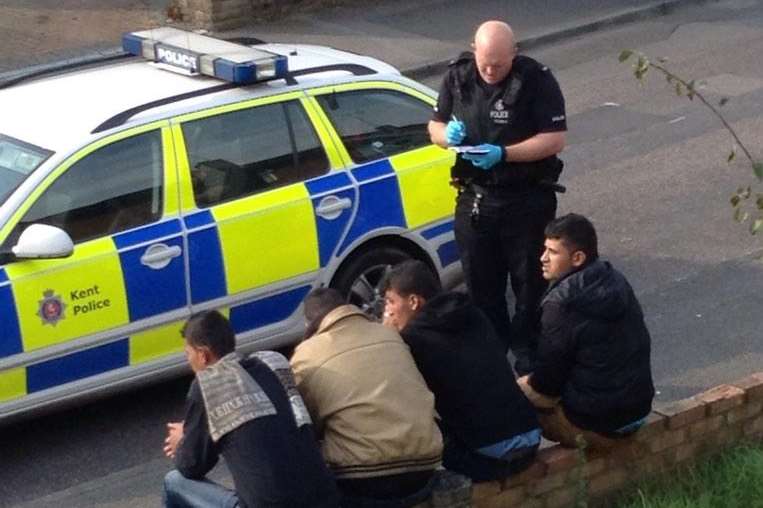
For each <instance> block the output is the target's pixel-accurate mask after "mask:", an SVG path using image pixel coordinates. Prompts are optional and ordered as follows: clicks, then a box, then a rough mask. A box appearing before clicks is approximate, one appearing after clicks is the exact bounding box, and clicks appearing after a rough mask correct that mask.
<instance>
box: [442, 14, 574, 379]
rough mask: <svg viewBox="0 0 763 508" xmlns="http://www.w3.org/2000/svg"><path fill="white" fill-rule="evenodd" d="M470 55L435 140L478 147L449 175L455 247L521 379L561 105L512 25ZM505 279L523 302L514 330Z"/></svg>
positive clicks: (551, 197) (445, 91)
mask: <svg viewBox="0 0 763 508" xmlns="http://www.w3.org/2000/svg"><path fill="white" fill-rule="evenodd" d="M473 48H474V52H473V53H471V52H466V53H462V54H461V55H460V56H459V57H458V58H457V59H456V60H454V61H453V62H451V64H450V67H449V69H448V72H447V74H446V75H445V78H444V79H443V83H442V86H441V88H440V96H439V98H438V101H437V106H436V107H435V111H434V116H433V119H432V120H431V121H430V122H429V134H430V136H431V138H432V142H433V143H435V144H437V145H439V146H442V147H448V146H450V147H453V146H462V149H464V147H469V146H471V147H473V149H471V150H467V151H465V152H463V153H459V154H458V156H457V158H456V163H455V164H454V166H453V168H452V169H451V176H452V177H453V180H454V184H455V185H456V186H457V187H458V189H459V195H458V199H457V202H456V214H455V215H456V218H455V235H456V242H457V243H458V247H459V251H460V254H461V262H462V264H463V267H464V272H465V275H466V282H467V286H468V288H469V292H470V294H471V296H472V298H473V299H474V301H475V303H476V304H477V305H478V306H479V307H480V308H482V310H483V311H485V313H486V314H487V315H488V316H489V317H490V319H491V321H492V322H493V324H494V326H495V327H496V330H497V331H498V334H499V335H500V336H501V337H502V338H503V340H504V341H505V343H506V346H507V347H510V348H511V349H512V351H513V353H514V356H515V357H516V358H517V363H516V365H515V367H516V369H517V371H518V372H519V373H520V374H523V373H525V372H528V371H529V370H530V366H531V362H532V354H533V351H534V349H535V343H536V341H537V332H538V320H539V314H538V304H539V300H540V298H541V296H542V294H543V292H544V291H545V288H546V282H545V281H544V279H543V277H542V274H541V269H540V268H541V267H540V262H539V261H538V260H539V258H540V255H541V253H542V250H543V230H544V228H545V226H546V224H547V223H548V222H549V221H550V220H552V219H553V218H554V216H555V214H556V195H555V193H554V191H555V189H556V190H558V189H560V186H559V185H558V184H556V183H555V182H556V180H557V179H558V177H559V173H560V172H561V169H562V162H561V161H560V160H559V159H558V158H557V156H556V155H557V154H558V153H559V152H561V151H562V149H563V148H564V143H565V131H566V129H567V125H566V119H565V111H564V98H563V96H562V92H561V90H560V88H559V84H558V83H557V81H556V79H555V78H554V76H553V75H552V74H551V71H550V70H549V69H548V67H545V66H543V65H542V64H540V63H538V62H537V61H535V60H533V59H532V58H529V57H526V56H522V55H517V50H516V43H515V41H514V34H513V32H512V30H511V27H510V26H509V25H507V24H506V23H503V22H500V21H487V22H485V23H483V24H482V25H480V27H479V28H478V29H477V32H476V33H475V36H474V43H473ZM562 189H563V188H562ZM507 275H510V277H511V287H512V290H513V292H514V296H515V299H516V307H515V313H514V318H513V322H512V321H511V320H510V318H509V313H508V309H507V303H506V283H507V278H508V277H507Z"/></svg>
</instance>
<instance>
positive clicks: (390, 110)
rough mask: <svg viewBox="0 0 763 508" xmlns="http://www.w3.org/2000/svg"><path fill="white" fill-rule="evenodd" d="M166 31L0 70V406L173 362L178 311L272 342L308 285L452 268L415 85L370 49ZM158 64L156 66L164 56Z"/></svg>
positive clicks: (344, 286)
mask: <svg viewBox="0 0 763 508" xmlns="http://www.w3.org/2000/svg"><path fill="white" fill-rule="evenodd" d="M241 42H242V41H238V42H231V41H221V40H217V39H213V38H211V37H206V36H201V35H198V34H193V33H187V32H182V31H180V30H176V29H174V28H159V29H155V30H148V31H143V32H135V33H130V34H126V35H125V37H124V39H123V48H124V49H125V55H124V56H120V57H118V58H111V59H107V60H109V61H104V62H99V63H91V64H89V65H84V66H81V67H77V66H71V65H69V66H64V67H66V68H65V69H61V70H58V71H55V70H54V72H52V73H51V75H42V76H40V75H35V76H31V77H28V79H24V80H17V82H13V83H6V84H5V85H4V86H3V85H0V86H1V87H2V89H0V111H2V114H1V115H0V421H3V420H5V421H8V420H9V419H10V418H12V417H14V416H16V415H21V414H27V415H28V414H31V412H33V411H35V410H38V409H42V408H50V407H53V406H55V405H58V404H60V403H64V402H67V401H71V400H74V399H76V400H83V399H84V398H87V397H89V396H92V395H95V394H103V393H106V392H109V391H113V390H116V389H122V388H125V387H126V386H129V385H135V384H138V383H142V382H146V381H156V380H159V379H162V378H164V377H168V376H171V375H176V374H177V373H179V372H181V371H182V370H183V369H185V360H184V357H183V354H182V346H183V343H182V339H181V337H180V333H179V331H180V328H181V326H182V324H183V322H184V320H185V319H186V318H188V316H190V315H191V314H192V313H194V312H198V311H201V310H205V309H210V308H216V309H219V310H221V311H222V312H223V313H224V314H225V315H227V316H228V317H229V318H230V320H231V322H232V324H233V326H234V328H235V330H236V333H237V340H238V344H239V348H240V349H241V350H242V351H243V352H248V351H251V350H255V349H262V348H272V347H278V346H283V345H286V344H288V343H292V342H294V341H295V340H296V338H297V337H299V336H300V334H301V333H302V332H303V329H304V323H303V318H302V316H301V309H300V303H301V301H302V299H303V297H304V296H305V295H306V294H307V293H308V291H309V290H310V289H311V288H313V287H317V286H332V287H336V288H338V289H339V290H341V291H343V292H344V293H345V294H347V295H348V298H349V299H350V301H351V302H353V303H356V304H358V305H360V306H362V307H364V308H366V309H368V310H374V309H378V305H379V295H378V294H377V293H376V291H375V288H376V284H377V283H378V281H379V279H380V277H381V275H382V274H383V272H384V270H385V269H386V267H387V266H389V265H390V264H393V263H397V262H399V261H401V260H404V259H408V258H418V259H422V260H424V261H425V262H426V263H428V264H429V266H431V267H432V269H433V270H434V271H436V272H437V273H438V274H439V275H440V277H441V279H442V280H443V282H444V284H445V285H446V286H449V285H452V284H453V283H456V282H457V281H458V280H459V277H460V262H459V260H458V254H457V251H456V247H455V243H454V239H453V219H452V212H453V203H454V191H453V189H451V188H450V187H449V185H448V179H449V176H448V175H449V171H448V170H449V167H450V166H451V165H452V163H453V157H454V155H453V153H452V152H449V151H447V150H443V149H441V148H439V147H436V146H434V145H432V144H431V143H430V140H429V136H428V134H427V122H428V120H429V118H430V116H431V110H432V105H433V104H434V92H433V91H432V90H430V89H428V88H426V87H424V86H422V85H420V84H418V83H416V82H414V81H411V80H409V79H407V78H405V77H403V76H401V75H400V73H399V72H398V71H397V70H395V69H394V68H393V67H391V66H389V65H387V64H385V63H383V62H380V61H378V60H375V59H372V58H369V57H364V56H358V55H355V54H351V53H347V52H342V51H338V50H335V49H331V48H326V47H318V46H307V45H288V44H265V43H259V41H256V40H253V41H251V40H250V41H244V42H246V43H245V44H242V43H241ZM173 69H174V70H173Z"/></svg>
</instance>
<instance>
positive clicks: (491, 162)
mask: <svg viewBox="0 0 763 508" xmlns="http://www.w3.org/2000/svg"><path fill="white" fill-rule="evenodd" d="M474 149H475V150H480V151H485V152H487V153H484V154H475V153H469V152H466V153H464V154H463V158H464V159H466V160H468V161H471V163H472V164H473V165H474V166H476V167H478V168H480V169H484V170H485V171H487V170H489V169H490V168H492V167H493V166H495V165H496V164H498V163H499V162H501V159H503V153H504V152H503V148H502V147H500V146H497V145H489V144H483V145H478V146H475V147H474Z"/></svg>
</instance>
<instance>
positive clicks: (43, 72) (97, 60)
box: [0, 51, 134, 90]
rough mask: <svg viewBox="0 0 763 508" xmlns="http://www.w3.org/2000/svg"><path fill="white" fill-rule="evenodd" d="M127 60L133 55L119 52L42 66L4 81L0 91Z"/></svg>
mask: <svg viewBox="0 0 763 508" xmlns="http://www.w3.org/2000/svg"><path fill="white" fill-rule="evenodd" d="M127 58H134V56H133V55H131V54H129V53H127V52H124V51H120V52H118V53H114V54H112V55H98V56H95V57H90V58H78V59H77V60H68V61H64V62H61V63H60V64H51V65H44V66H42V68H38V69H36V70H31V71H30V72H22V73H19V74H18V75H15V76H13V77H11V78H9V79H6V80H5V81H2V82H0V90H2V89H3V88H10V87H12V86H15V85H18V84H19V83H23V82H25V81H31V80H33V79H37V78H42V77H45V76H49V75H54V74H63V73H66V72H70V71H75V70H77V69H81V68H83V67H91V66H95V65H100V64H106V63H110V62H115V61H118V60H124V59H127Z"/></svg>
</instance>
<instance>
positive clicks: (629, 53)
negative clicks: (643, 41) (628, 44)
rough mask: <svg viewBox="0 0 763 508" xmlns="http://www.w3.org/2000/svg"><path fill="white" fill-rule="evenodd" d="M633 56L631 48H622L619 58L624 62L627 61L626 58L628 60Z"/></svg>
mask: <svg viewBox="0 0 763 508" xmlns="http://www.w3.org/2000/svg"><path fill="white" fill-rule="evenodd" d="M632 56H633V50H631V49H624V50H622V51H621V52H620V56H619V57H617V59H618V60H619V61H620V63H623V62H625V61H626V60H628V59H629V58H630V57H632Z"/></svg>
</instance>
